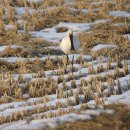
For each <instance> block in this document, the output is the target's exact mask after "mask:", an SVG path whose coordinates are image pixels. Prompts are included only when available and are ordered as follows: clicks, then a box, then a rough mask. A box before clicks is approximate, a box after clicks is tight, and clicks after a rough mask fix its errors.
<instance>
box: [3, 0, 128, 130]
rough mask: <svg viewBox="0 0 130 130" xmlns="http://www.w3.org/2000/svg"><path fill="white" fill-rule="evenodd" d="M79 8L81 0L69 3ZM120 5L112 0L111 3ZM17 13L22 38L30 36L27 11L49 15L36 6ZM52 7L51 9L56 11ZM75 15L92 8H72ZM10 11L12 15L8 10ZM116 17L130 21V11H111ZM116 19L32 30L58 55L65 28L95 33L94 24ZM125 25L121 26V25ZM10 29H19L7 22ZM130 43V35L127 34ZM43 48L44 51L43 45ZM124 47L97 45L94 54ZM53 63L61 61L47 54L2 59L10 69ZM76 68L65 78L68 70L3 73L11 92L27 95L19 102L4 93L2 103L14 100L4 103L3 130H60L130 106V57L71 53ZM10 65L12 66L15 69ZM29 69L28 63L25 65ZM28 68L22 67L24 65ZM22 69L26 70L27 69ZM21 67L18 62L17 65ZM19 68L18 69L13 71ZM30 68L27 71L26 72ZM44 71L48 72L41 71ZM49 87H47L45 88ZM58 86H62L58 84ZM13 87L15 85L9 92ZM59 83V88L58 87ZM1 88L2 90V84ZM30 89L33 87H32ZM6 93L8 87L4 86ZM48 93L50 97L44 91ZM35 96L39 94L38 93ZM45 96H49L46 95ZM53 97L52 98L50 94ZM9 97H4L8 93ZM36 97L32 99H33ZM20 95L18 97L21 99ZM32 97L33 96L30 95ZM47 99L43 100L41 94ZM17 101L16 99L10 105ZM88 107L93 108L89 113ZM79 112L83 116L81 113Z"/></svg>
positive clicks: (71, 23) (7, 29) (19, 9)
mask: <svg viewBox="0 0 130 130" xmlns="http://www.w3.org/2000/svg"><path fill="white" fill-rule="evenodd" d="M27 1H28V2H30V3H35V4H40V3H41V2H42V1H43V0H27ZM68 2H69V4H70V5H71V4H73V3H74V2H75V0H72V1H71V0H69V1H68V0H66V4H67V3H68ZM109 2H110V3H112V4H115V2H112V1H108V3H109ZM103 3H104V2H102V1H100V2H92V3H91V6H97V5H101V4H103ZM13 8H14V9H15V10H14V11H15V16H16V18H19V17H21V18H20V19H17V24H18V25H20V26H21V27H22V28H23V29H21V30H18V33H19V34H22V33H25V30H24V26H25V24H27V23H28V21H26V20H24V17H23V15H24V13H26V10H28V13H29V15H33V14H35V13H36V12H40V13H43V12H44V11H45V10H47V9H44V10H41V9H39V10H36V9H34V8H33V9H32V8H30V7H13ZM54 8H56V7H54ZM50 9H51V8H50ZM70 9H71V11H72V12H76V11H81V13H83V14H87V13H88V14H89V11H90V9H76V8H73V7H70ZM5 11H7V10H6V9H5ZM92 11H99V9H92ZM107 13H108V15H109V16H110V17H115V18H120V17H125V18H130V13H129V12H126V11H117V10H116V11H109V12H107ZM111 21H112V20H111V19H108V18H107V19H105V18H103V19H100V20H94V21H93V22H89V23H74V22H59V23H58V24H56V25H55V26H53V27H51V28H45V29H42V30H39V31H36V30H34V31H29V34H30V37H31V38H41V39H44V40H45V41H47V42H51V43H53V44H52V45H51V46H45V47H44V49H52V50H53V51H54V50H55V51H58V50H59V46H54V44H55V43H60V41H61V39H62V38H63V37H64V36H65V34H66V31H65V32H64V31H63V32H57V30H58V29H59V28H71V29H72V30H73V31H74V33H75V34H76V35H78V34H79V33H83V32H91V29H93V26H97V25H100V24H108V23H109V22H111ZM115 25H117V26H119V24H118V23H117V24H116V23H115ZM3 27H4V29H5V30H6V31H10V30H13V29H14V28H15V25H13V24H5V25H4V26H3ZM123 36H124V37H127V38H128V41H129V42H130V34H123ZM15 44H16V43H14V45H10V46H8V45H3V46H0V54H2V53H3V52H4V51H5V50H6V48H8V47H10V48H11V49H14V48H22V49H23V47H22V46H21V45H19V46H17V45H15ZM41 48H42V47H41ZM109 48H118V45H117V44H115V43H113V44H106V43H98V44H97V45H96V46H93V47H92V49H91V50H90V51H91V52H97V51H99V52H100V51H101V50H102V49H109ZM12 53H13V52H12ZM73 55H74V72H73V73H72V72H71V61H72V57H73ZM57 58H58V60H59V62H60V60H62V59H64V57H63V56H62V55H58V56H57ZM48 59H50V60H52V61H53V60H55V59H56V57H55V55H51V56H48V55H42V54H41V57H32V58H30V57H28V58H24V57H12V56H7V57H0V60H1V63H2V62H5V61H6V63H8V64H9V65H10V64H11V65H12V64H15V63H18V61H20V62H21V66H22V64H24V62H27V63H28V62H35V61H36V60H37V61H38V62H39V61H42V62H46V61H47V60H48ZM69 62H70V64H69V65H67V72H68V73H67V74H63V68H61V67H59V68H58V67H57V68H58V69H57V68H56V69H55V68H54V69H48V70H45V71H41V72H40V73H39V72H37V73H32V72H30V73H24V74H21V73H20V72H19V73H16V72H15V71H14V73H13V74H12V73H2V74H1V76H0V83H1V84H2V83H3V84H4V85H3V86H4V87H5V90H6V89H7V90H8V89H9V91H8V93H9V92H10V91H11V90H14V91H15V90H17V92H18V95H17V93H16V95H17V96H19V95H20V94H21V93H20V92H21V91H22V98H18V100H17V99H15V98H14V95H15V94H13V97H10V96H8V95H7V93H4V94H3V93H0V94H1V102H2V101H5V102H6V100H9V103H1V104H0V130H30V129H31V130H36V129H45V128H54V127H56V126H57V125H59V124H63V123H65V122H68V121H77V120H91V119H92V118H93V116H97V115H100V114H101V113H109V114H114V111H113V110H109V109H104V107H103V106H104V105H108V104H112V103H122V104H126V105H128V107H130V90H129V89H130V87H129V86H130V60H129V59H126V60H125V59H124V60H122V61H120V62H119V63H118V62H116V61H114V60H113V59H111V60H110V59H109V58H107V57H104V56H102V57H96V58H95V59H93V58H92V56H91V55H89V54H70V55H69ZM11 65H10V66H9V67H12V66H11ZM23 66H24V65H23ZM23 66H22V67H23ZM22 67H21V68H22ZM16 68H17V64H16ZM12 69H13V67H12ZM22 69H23V70H24V69H25V68H24V67H23V68H22ZM41 69H42V68H41ZM41 83H43V84H41ZM55 84H56V86H55ZM8 85H10V86H11V87H10V88H8ZM53 85H54V86H53ZM0 87H1V86H0ZM29 87H30V88H29ZM2 90H3V88H2ZM45 91H46V93H44V92H45ZM32 93H35V95H33V94H32ZM42 93H44V94H42ZM48 93H49V94H48ZM2 94H3V95H2ZM31 94H32V95H31ZM16 95H15V96H16ZM30 95H31V96H30ZM41 95H42V96H41ZM10 100H11V101H10ZM85 106H87V109H83V108H84V107H85ZM78 112H79V113H78Z"/></svg>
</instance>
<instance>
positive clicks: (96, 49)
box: [92, 44, 117, 51]
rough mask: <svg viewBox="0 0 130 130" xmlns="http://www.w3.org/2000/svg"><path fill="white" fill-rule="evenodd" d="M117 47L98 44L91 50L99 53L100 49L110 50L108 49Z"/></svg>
mask: <svg viewBox="0 0 130 130" xmlns="http://www.w3.org/2000/svg"><path fill="white" fill-rule="evenodd" d="M116 47H117V45H110V44H98V45H97V46H94V47H93V48H92V51H100V50H101V49H107V48H108V49H110V48H116Z"/></svg>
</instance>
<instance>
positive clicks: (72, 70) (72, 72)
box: [72, 55, 74, 73]
mask: <svg viewBox="0 0 130 130" xmlns="http://www.w3.org/2000/svg"><path fill="white" fill-rule="evenodd" d="M73 64H74V55H73V57H72V73H73V71H74V69H73Z"/></svg>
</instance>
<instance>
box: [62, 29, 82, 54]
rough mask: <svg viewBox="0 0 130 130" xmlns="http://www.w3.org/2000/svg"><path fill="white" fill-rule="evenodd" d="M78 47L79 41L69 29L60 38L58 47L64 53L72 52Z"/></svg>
mask: <svg viewBox="0 0 130 130" xmlns="http://www.w3.org/2000/svg"><path fill="white" fill-rule="evenodd" d="M79 47H80V42H79V40H78V38H77V36H76V35H73V33H72V31H71V30H69V31H68V32H67V35H66V36H65V37H64V38H63V39H62V41H61V43H60V48H61V50H62V51H63V52H64V53H65V54H72V53H74V52H77V51H78V50H79Z"/></svg>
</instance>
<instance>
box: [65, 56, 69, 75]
mask: <svg viewBox="0 0 130 130" xmlns="http://www.w3.org/2000/svg"><path fill="white" fill-rule="evenodd" d="M66 57H67V62H66V66H65V73H67V65H68V61H69V57H68V54H66Z"/></svg>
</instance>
